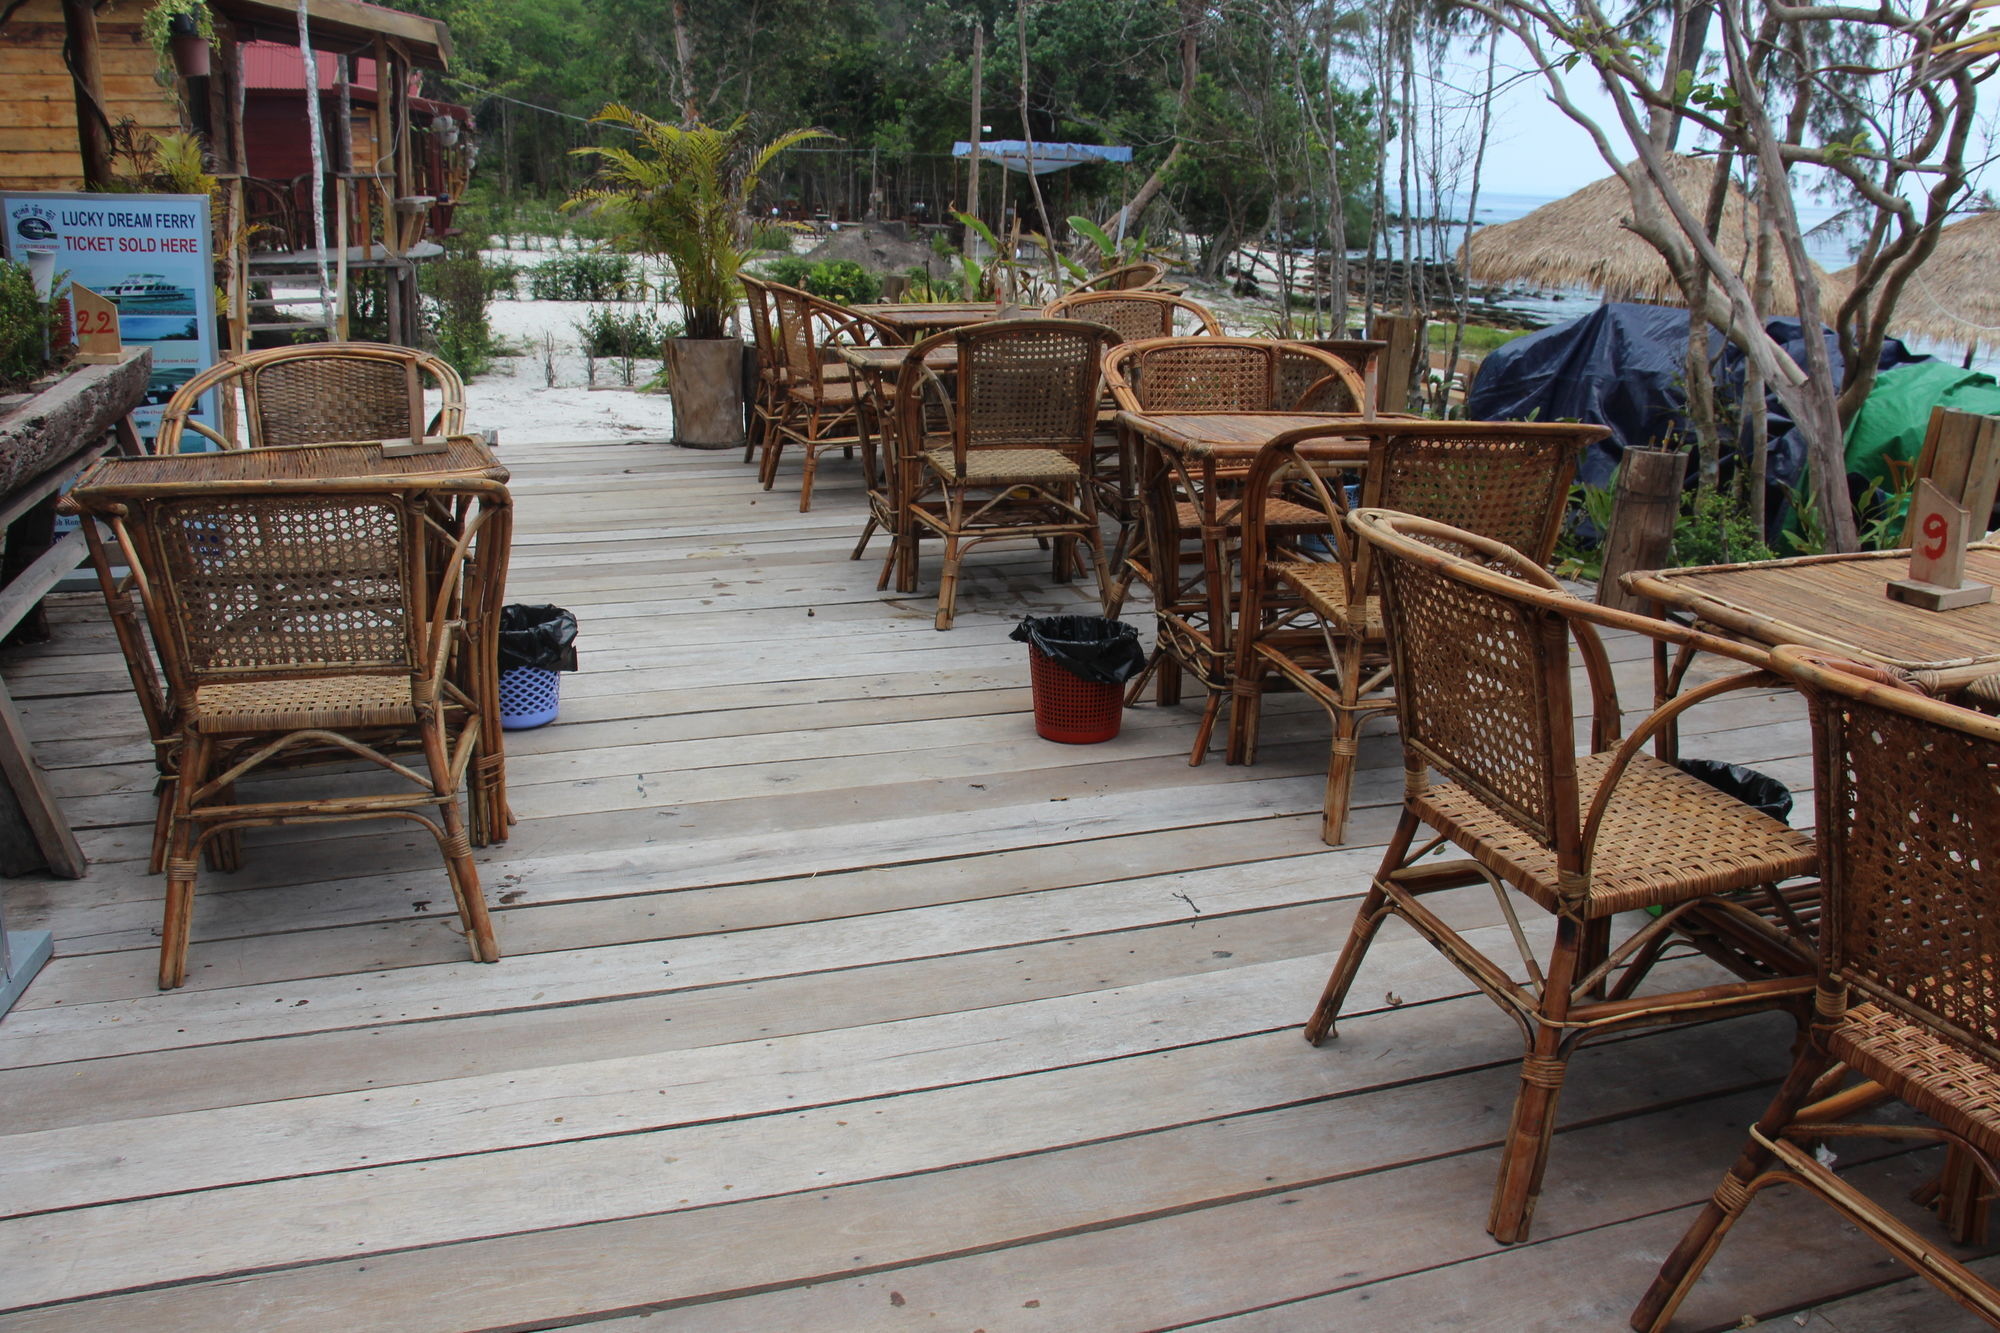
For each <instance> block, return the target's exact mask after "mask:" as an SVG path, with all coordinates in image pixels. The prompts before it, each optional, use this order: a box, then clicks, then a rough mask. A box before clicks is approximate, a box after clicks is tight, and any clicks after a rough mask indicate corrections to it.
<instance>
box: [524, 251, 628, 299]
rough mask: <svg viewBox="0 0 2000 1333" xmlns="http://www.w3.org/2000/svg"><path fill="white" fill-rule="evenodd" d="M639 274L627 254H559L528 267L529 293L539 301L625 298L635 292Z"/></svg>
mask: <svg viewBox="0 0 2000 1333" xmlns="http://www.w3.org/2000/svg"><path fill="white" fill-rule="evenodd" d="M638 278H639V274H638V270H637V266H636V265H634V264H633V262H632V260H631V258H630V257H628V256H626V255H617V254H606V253H603V252H596V251H589V250H585V251H582V252H581V253H578V254H573V255H562V254H559V255H556V256H555V257H554V258H551V259H544V260H543V261H542V262H541V263H539V264H537V265H535V266H534V267H533V268H531V269H529V270H528V295H529V296H531V297H533V298H534V299H535V300H537V301H626V300H630V299H631V298H632V297H633V295H634V294H635V293H636V291H637V289H638V286H639V282H638Z"/></svg>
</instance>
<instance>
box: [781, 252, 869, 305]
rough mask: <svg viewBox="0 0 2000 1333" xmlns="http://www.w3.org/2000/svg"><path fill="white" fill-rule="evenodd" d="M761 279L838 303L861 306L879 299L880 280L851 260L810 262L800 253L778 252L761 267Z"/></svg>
mask: <svg viewBox="0 0 2000 1333" xmlns="http://www.w3.org/2000/svg"><path fill="white" fill-rule="evenodd" d="M764 279H765V281H767V282H776V283H782V284H783V285H784V286H787V287H800V288H803V289H804V290H806V291H809V292H811V293H812V294H813V295H814V296H820V297H824V298H826V299H827V300H829V301H838V302H840V303H841V304H842V305H865V304H866V303H868V302H869V301H878V300H880V299H881V298H882V279H881V278H880V277H878V276H876V275H875V274H873V273H870V272H869V271H868V270H867V269H865V268H863V267H861V265H859V264H857V263H855V262H854V261H853V260H851V259H822V260H820V261H819V262H818V263H814V262H812V261H811V260H809V259H807V258H806V257H805V256H804V255H780V256H779V257H778V258H776V259H774V260H772V261H771V262H770V263H768V264H766V265H765V266H764Z"/></svg>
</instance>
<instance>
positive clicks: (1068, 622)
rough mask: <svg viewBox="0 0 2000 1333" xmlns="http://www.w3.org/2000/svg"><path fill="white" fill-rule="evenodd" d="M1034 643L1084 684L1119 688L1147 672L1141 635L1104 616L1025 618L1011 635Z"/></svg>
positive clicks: (1044, 654)
mask: <svg viewBox="0 0 2000 1333" xmlns="http://www.w3.org/2000/svg"><path fill="white" fill-rule="evenodd" d="M1008 637H1009V638H1011V639H1013V640H1014V641H1015V642H1017V643H1032V644H1034V645H1035V647H1037V648H1039V649H1041V651H1042V655H1043V656H1044V657H1047V658H1048V659H1049V660H1050V661H1052V662H1055V663H1057V664H1059V665H1060V666H1062V667H1064V668H1066V669H1067V670H1068V671H1069V672H1070V673H1071V674H1072V675H1075V676H1076V677H1077V678H1078V679H1080V680H1089V681H1095V682H1096V683H1098V684H1099V685H1119V684H1123V683H1124V682H1125V681H1128V680H1130V679H1132V677H1134V676H1136V675H1138V674H1139V673H1140V672H1141V671H1143V670H1144V669H1145V666H1146V650H1145V649H1144V648H1142V647H1140V646H1139V631H1138V630H1136V629H1134V628H1132V627H1131V626H1130V625H1128V624H1126V623H1125V622H1124V621H1122V620H1106V619H1105V618H1104V617H1103V616H1024V617H1022V619H1021V623H1020V624H1018V625H1016V626H1014V632H1013V633H1012V634H1010V635H1008Z"/></svg>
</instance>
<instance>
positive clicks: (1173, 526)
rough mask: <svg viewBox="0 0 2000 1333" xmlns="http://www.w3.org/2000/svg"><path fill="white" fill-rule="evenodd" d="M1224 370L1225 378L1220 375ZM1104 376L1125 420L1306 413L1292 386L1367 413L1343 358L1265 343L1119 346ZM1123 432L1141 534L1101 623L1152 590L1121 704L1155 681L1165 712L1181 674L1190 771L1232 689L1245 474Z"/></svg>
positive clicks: (1171, 341)
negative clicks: (1147, 648)
mask: <svg viewBox="0 0 2000 1333" xmlns="http://www.w3.org/2000/svg"><path fill="white" fill-rule="evenodd" d="M1222 370H1227V371H1228V372H1230V373H1228V374H1227V375H1223V374H1220V373H1217V372H1219V371H1222ZM1149 372H1156V373H1149ZM1104 377H1105V382H1106V383H1107V384H1108V385H1109V386H1110V389H1111V394H1112V397H1113V398H1115V399H1116V400H1117V402H1118V405H1119V407H1120V408H1122V409H1124V410H1125V411H1128V412H1271V411H1291V410H1304V409H1300V407H1299V404H1298V403H1297V402H1296V401H1295V400H1292V399H1288V398H1286V397H1284V396H1283V395H1284V394H1285V393H1286V392H1287V391H1288V386H1290V385H1299V384H1302V385H1303V386H1304V388H1303V389H1301V390H1300V392H1302V393H1305V394H1307V395H1309V396H1310V397H1311V398H1312V399H1314V400H1315V401H1316V402H1317V403H1320V404H1325V403H1328V402H1330V401H1340V400H1348V399H1351V401H1352V402H1353V403H1354V404H1356V405H1357V406H1361V407H1365V405H1366V396H1365V392H1364V388H1363V384H1362V379H1361V377H1360V376H1359V375H1358V374H1356V373H1355V371H1354V369H1353V367H1351V366H1349V365H1348V364H1347V363H1346V362H1344V361H1342V360H1341V359H1340V358H1339V357H1337V356H1335V355H1333V354H1332V353H1330V352H1323V351H1321V350H1320V349H1318V348H1316V347H1309V346H1307V345H1306V344H1304V343H1293V342H1285V341H1282V340H1275V339H1270V338H1225V337H1214V338H1152V339H1145V340H1142V341H1139V342H1128V343H1123V344H1120V345H1119V346H1117V347H1114V348H1112V349H1111V350H1110V351H1109V352H1107V353H1105V356H1104ZM1309 410H1314V411H1325V410H1327V409H1326V408H1325V407H1324V406H1319V407H1314V408H1311V409H1309ZM1356 419H1357V420H1360V419H1363V417H1360V416H1357V418H1356ZM1120 430H1121V448H1122V449H1123V451H1124V453H1125V456H1126V458H1127V459H1128V460H1129V461H1128V462H1127V463H1126V465H1125V466H1126V467H1127V468H1128V469H1129V470H1131V471H1132V472H1134V473H1135V475H1136V477H1137V482H1136V487H1137V492H1138V497H1139V505H1138V507H1139V516H1140V534H1139V537H1138V539H1137V540H1135V541H1134V542H1132V543H1131V544H1130V546H1129V547H1128V548H1127V549H1126V551H1125V558H1124V560H1123V561H1122V562H1121V564H1120V566H1119V569H1118V574H1117V582H1116V583H1115V584H1114V585H1113V588H1112V592H1111V595H1110V596H1109V597H1108V598H1107V599H1106V607H1107V610H1106V614H1108V615H1116V614H1117V613H1118V611H1119V609H1120V608H1121V607H1122V606H1123V605H1124V601H1125V597H1126V595H1127V590H1128V589H1129V588H1130V586H1131V584H1132V583H1133V582H1135V581H1136V582H1138V583H1141V584H1143V585H1145V586H1146V587H1147V588H1148V589H1149V590H1150V591H1151V593H1152V600H1153V612H1154V616H1155V618H1156V621H1157V624H1158V635H1157V636H1156V639H1155V642H1154V649H1153V654H1152V657H1151V659H1150V660H1149V661H1148V663H1147V666H1146V670H1145V672H1143V673H1142V674H1140V675H1139V676H1137V677H1135V678H1134V679H1133V681H1132V682H1131V684H1130V685H1129V686H1128V687H1127V694H1126V702H1127V703H1128V704H1131V703H1136V702H1137V701H1138V700H1139V699H1140V698H1141V697H1142V696H1143V694H1144V691H1145V689H1146V686H1147V684H1148V683H1149V682H1151V683H1152V685H1153V688H1154V691H1155V696H1154V697H1155V699H1156V700H1157V701H1158V703H1160V704H1161V705H1162V706H1172V705H1175V704H1178V703H1179V702H1180V698H1181V686H1182V678H1183V676H1188V677H1192V678H1193V679H1194V680H1195V681H1197V682H1199V683H1200V685H1201V686H1202V688H1203V690H1204V692H1205V698H1204V699H1203V703H1202V717H1201V722H1200V724H1199V726H1197V728H1196V730H1195V739H1194V744H1193V747H1192V749H1191V752H1190V753H1189V756H1188V762H1189V763H1190V764H1197V765H1198V764H1200V763H1201V762H1202V761H1203V760H1204V758H1206V756H1207V753H1208V749H1209V744H1210V742H1211V740H1212V739H1213V736H1214V733H1215V728H1216V726H1217V724H1218V722H1219V721H1220V719H1221V714H1222V708H1223V705H1224V703H1225V702H1227V701H1228V699H1229V696H1230V694H1231V691H1232V683H1233V677H1234V670H1235V658H1234V651H1233V648H1232V639H1231V635H1232V633H1233V622H1234V618H1235V614H1236V598H1235V593H1236V587H1237V583H1236V574H1237V558H1236V553H1237V549H1238V546H1239V544H1240V543H1239V538H1240V534H1241V506H1240V505H1239V504H1238V503H1237V501H1238V500H1239V499H1240V498H1241V495H1242V488H1243V481H1244V477H1245V474H1246V473H1247V471H1248V466H1247V464H1237V465H1233V466H1231V467H1222V466H1219V465H1218V464H1217V463H1216V462H1215V461H1214V460H1213V459H1204V460H1200V461H1199V462H1196V461H1193V460H1190V459H1187V458H1184V457H1182V456H1181V455H1179V454H1177V453H1174V452H1173V451H1170V450H1167V449H1164V448H1161V447H1159V446H1157V445H1154V446H1151V447H1148V448H1144V449H1142V448H1141V446H1140V444H1139V442H1138V440H1137V437H1136V436H1135V434H1134V433H1133V432H1132V431H1130V429H1129V428H1125V427H1121V428H1120ZM1155 553H1159V554H1157V555H1156V554H1155ZM1167 553H1171V554H1170V555H1169V554H1167Z"/></svg>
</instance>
